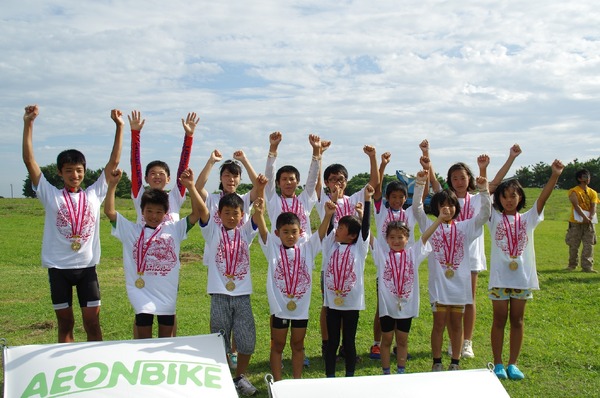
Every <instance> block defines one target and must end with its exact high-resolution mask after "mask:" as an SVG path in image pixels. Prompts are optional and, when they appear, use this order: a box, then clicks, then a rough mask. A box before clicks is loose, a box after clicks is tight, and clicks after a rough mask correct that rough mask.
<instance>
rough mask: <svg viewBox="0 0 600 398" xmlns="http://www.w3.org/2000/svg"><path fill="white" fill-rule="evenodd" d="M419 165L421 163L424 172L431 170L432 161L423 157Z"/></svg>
mask: <svg viewBox="0 0 600 398" xmlns="http://www.w3.org/2000/svg"><path fill="white" fill-rule="evenodd" d="M419 163H421V167H423V170H429V169H430V168H431V160H430V159H429V157H427V156H421V157H420V158H419Z"/></svg>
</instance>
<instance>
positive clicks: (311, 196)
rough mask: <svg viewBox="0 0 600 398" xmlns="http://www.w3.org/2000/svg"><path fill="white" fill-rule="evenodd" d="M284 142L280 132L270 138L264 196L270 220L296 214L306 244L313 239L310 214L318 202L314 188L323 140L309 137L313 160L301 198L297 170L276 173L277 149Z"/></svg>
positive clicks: (280, 170) (287, 169)
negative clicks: (277, 189)
mask: <svg viewBox="0 0 600 398" xmlns="http://www.w3.org/2000/svg"><path fill="white" fill-rule="evenodd" d="M282 138H283V135H282V134H281V133H280V132H278V131H277V132H274V133H271V134H270V135H269V155H268V157H267V165H266V167H265V176H266V177H267V179H268V181H269V182H268V183H267V188H266V192H265V194H266V203H267V211H268V213H269V218H270V219H271V220H277V217H278V216H279V214H281V213H283V212H292V213H294V214H296V215H297V216H298V218H299V219H300V240H302V241H304V240H307V239H308V238H309V237H310V235H311V228H310V212H311V211H312V208H313V207H314V205H315V203H316V202H317V194H316V192H315V187H316V184H317V177H318V173H319V159H320V157H321V139H320V138H319V136H317V135H314V134H310V135H309V136H308V141H309V142H310V145H311V147H312V160H311V162H310V168H309V171H308V178H307V180H306V185H305V186H304V190H303V191H302V193H300V195H296V188H297V187H298V184H299V183H300V172H299V171H298V169H297V168H295V167H294V166H291V165H285V166H282V167H280V168H279V169H278V170H277V173H275V163H276V160H277V149H278V147H279V144H280V143H281V140H282ZM276 187H277V188H279V192H280V195H278V194H277V191H276ZM271 229H272V230H273V231H274V230H275V229H276V226H275V224H274V223H273V224H272V225H271Z"/></svg>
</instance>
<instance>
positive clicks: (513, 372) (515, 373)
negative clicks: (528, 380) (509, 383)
mask: <svg viewBox="0 0 600 398" xmlns="http://www.w3.org/2000/svg"><path fill="white" fill-rule="evenodd" d="M506 374H507V375H508V378H509V379H511V380H523V379H524V378H525V375H524V374H523V372H521V371H520V370H519V368H517V365H508V367H507V368H506Z"/></svg>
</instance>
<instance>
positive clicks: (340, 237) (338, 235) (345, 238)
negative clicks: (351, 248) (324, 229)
mask: <svg viewBox="0 0 600 398" xmlns="http://www.w3.org/2000/svg"><path fill="white" fill-rule="evenodd" d="M356 238H358V235H356V234H351V233H349V232H348V226H347V225H344V224H340V225H338V227H337V229H336V230H335V241H336V242H338V243H346V244H351V243H354V241H355V240H356Z"/></svg>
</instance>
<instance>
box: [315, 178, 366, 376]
mask: <svg viewBox="0 0 600 398" xmlns="http://www.w3.org/2000/svg"><path fill="white" fill-rule="evenodd" d="M361 191H362V192H363V195H364V206H363V215H362V221H361V220H359V219H358V217H356V216H343V217H341V218H340V219H339V221H338V226H337V228H333V229H332V230H331V232H329V233H328V234H327V237H326V238H325V239H323V242H322V243H323V264H324V273H325V274H324V290H325V292H324V296H325V300H324V306H325V307H327V330H328V332H329V342H328V344H327V349H326V356H325V375H326V376H327V377H335V363H336V349H337V347H338V345H339V343H340V332H343V338H342V344H343V347H344V353H345V361H346V377H351V376H354V369H355V366H356V329H357V327H358V316H359V311H360V310H364V309H365V285H364V274H365V260H366V258H367V252H368V250H369V236H370V224H371V223H370V220H371V211H370V210H371V197H372V196H373V192H374V191H375V189H374V188H373V187H372V186H371V185H369V184H367V185H366V186H365V187H364V188H363V189H362V190H361ZM337 210H338V209H337V206H336V208H334V207H333V206H331V205H327V206H326V216H327V217H334V214H335V213H336V212H337ZM332 221H333V220H332Z"/></svg>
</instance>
